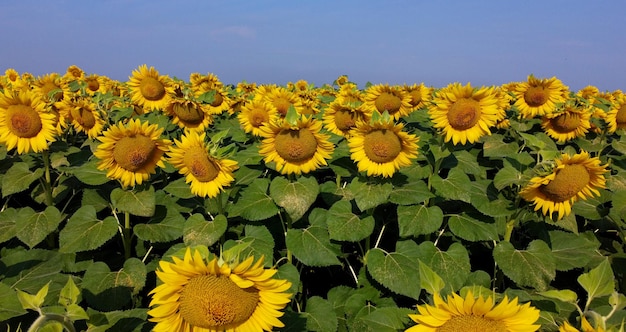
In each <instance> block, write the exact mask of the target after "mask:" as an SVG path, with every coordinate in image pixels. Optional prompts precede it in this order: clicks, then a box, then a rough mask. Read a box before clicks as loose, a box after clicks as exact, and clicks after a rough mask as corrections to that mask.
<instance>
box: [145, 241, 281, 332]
mask: <svg viewBox="0 0 626 332" xmlns="http://www.w3.org/2000/svg"><path fill="white" fill-rule="evenodd" d="M202 253H208V250H207V249H206V247H203V246H202V247H199V248H196V249H194V250H193V251H192V250H191V248H186V249H185V252H184V256H183V258H182V259H181V258H179V257H177V256H173V257H172V261H171V262H170V261H166V260H162V261H161V262H160V263H159V267H160V269H159V270H157V271H156V274H157V277H158V278H159V279H160V280H161V281H162V283H161V284H160V285H159V286H157V287H156V288H154V289H153V290H152V291H151V292H150V294H151V295H152V301H151V302H150V306H151V307H153V308H152V309H151V310H150V311H149V312H148V314H149V315H150V316H151V318H150V321H152V322H156V323H157V325H156V326H155V327H154V330H155V331H193V330H195V329H202V330H204V331H224V330H235V329H236V330H242V331H250V330H258V329H261V330H264V331H270V330H272V328H274V327H284V324H283V323H282V322H281V321H280V320H279V319H278V318H280V317H281V316H282V315H283V312H281V310H282V309H283V308H285V306H286V305H287V304H288V303H289V302H290V299H291V294H289V293H286V291H287V290H288V289H289V288H290V287H291V283H290V282H289V281H286V280H281V279H274V278H272V277H273V275H274V274H275V273H276V272H277V270H275V269H265V268H264V267H263V261H264V259H263V257H261V258H260V259H258V260H257V259H255V258H254V257H252V256H250V257H248V258H245V259H243V260H239V259H238V258H234V259H225V254H226V252H225V253H223V255H222V257H215V256H213V255H211V254H202Z"/></svg>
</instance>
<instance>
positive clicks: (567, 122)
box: [541, 104, 592, 144]
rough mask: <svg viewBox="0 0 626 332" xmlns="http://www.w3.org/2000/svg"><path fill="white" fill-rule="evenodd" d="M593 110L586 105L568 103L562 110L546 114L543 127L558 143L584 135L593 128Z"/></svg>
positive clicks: (542, 123) (542, 122) (542, 121)
mask: <svg viewBox="0 0 626 332" xmlns="http://www.w3.org/2000/svg"><path fill="white" fill-rule="evenodd" d="M591 114H592V111H591V109H590V107H587V106H584V105H575V104H566V105H565V107H563V109H562V110H561V111H558V112H553V113H550V114H547V115H544V116H543V118H542V120H541V127H542V128H543V130H544V131H545V132H546V134H548V136H550V137H552V138H553V139H555V140H556V141H557V142H558V143H561V144H562V143H565V142H567V141H569V140H572V139H574V138H576V137H584V136H585V134H587V132H589V129H590V128H591V122H590V121H589V120H590V119H591Z"/></svg>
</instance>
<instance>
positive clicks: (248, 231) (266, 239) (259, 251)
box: [223, 225, 275, 266]
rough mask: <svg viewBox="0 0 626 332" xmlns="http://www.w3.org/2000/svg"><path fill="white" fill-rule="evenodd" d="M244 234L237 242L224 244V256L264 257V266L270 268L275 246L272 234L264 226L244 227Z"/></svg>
mask: <svg viewBox="0 0 626 332" xmlns="http://www.w3.org/2000/svg"><path fill="white" fill-rule="evenodd" d="M244 233H245V236H241V237H240V238H239V240H236V241H233V240H229V241H227V242H226V243H225V244H224V253H223V254H224V256H228V255H231V256H234V257H247V256H250V255H254V256H257V257H260V256H265V266H271V265H272V258H273V253H274V245H275V243H274V237H273V236H272V233H270V231H269V230H268V229H267V227H265V226H254V225H246V227H245V228H244ZM227 251H228V252H229V253H228V254H227V253H226V252H227Z"/></svg>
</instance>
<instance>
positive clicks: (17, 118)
mask: <svg viewBox="0 0 626 332" xmlns="http://www.w3.org/2000/svg"><path fill="white" fill-rule="evenodd" d="M6 112H7V113H6V118H7V119H9V121H7V124H8V127H9V130H10V131H11V132H12V133H13V134H14V135H15V136H18V137H22V138H31V137H35V136H37V134H39V132H40V131H41V128H43V126H42V123H41V118H40V117H39V113H37V111H35V110H34V109H33V108H32V107H30V106H27V105H10V106H9V107H7V111H6Z"/></svg>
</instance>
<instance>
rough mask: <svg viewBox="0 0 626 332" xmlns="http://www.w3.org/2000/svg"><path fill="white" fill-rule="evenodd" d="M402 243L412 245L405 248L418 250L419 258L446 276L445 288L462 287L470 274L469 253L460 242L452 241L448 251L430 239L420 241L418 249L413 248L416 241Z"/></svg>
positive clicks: (439, 273)
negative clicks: (438, 246)
mask: <svg viewBox="0 0 626 332" xmlns="http://www.w3.org/2000/svg"><path fill="white" fill-rule="evenodd" d="M402 245H403V246H409V245H410V247H408V248H406V249H403V250H417V255H418V258H419V259H420V260H421V261H422V262H423V263H424V264H426V265H427V266H428V267H430V268H431V269H432V270H433V271H434V272H435V273H437V274H438V275H440V276H444V277H445V281H446V285H445V288H446V289H449V290H450V291H456V290H458V289H460V288H461V287H462V286H463V285H464V284H465V281H466V280H467V278H468V277H469V275H470V271H471V265H470V260H469V254H468V252H467V249H465V247H464V246H463V245H462V244H461V243H460V242H455V243H452V244H451V245H450V247H448V250H447V251H444V250H441V249H439V248H437V247H436V246H435V245H434V243H432V242H430V241H426V242H422V243H420V244H419V246H417V248H416V249H411V248H412V247H413V245H414V242H412V243H411V242H407V243H406V244H404V243H403V244H402Z"/></svg>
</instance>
